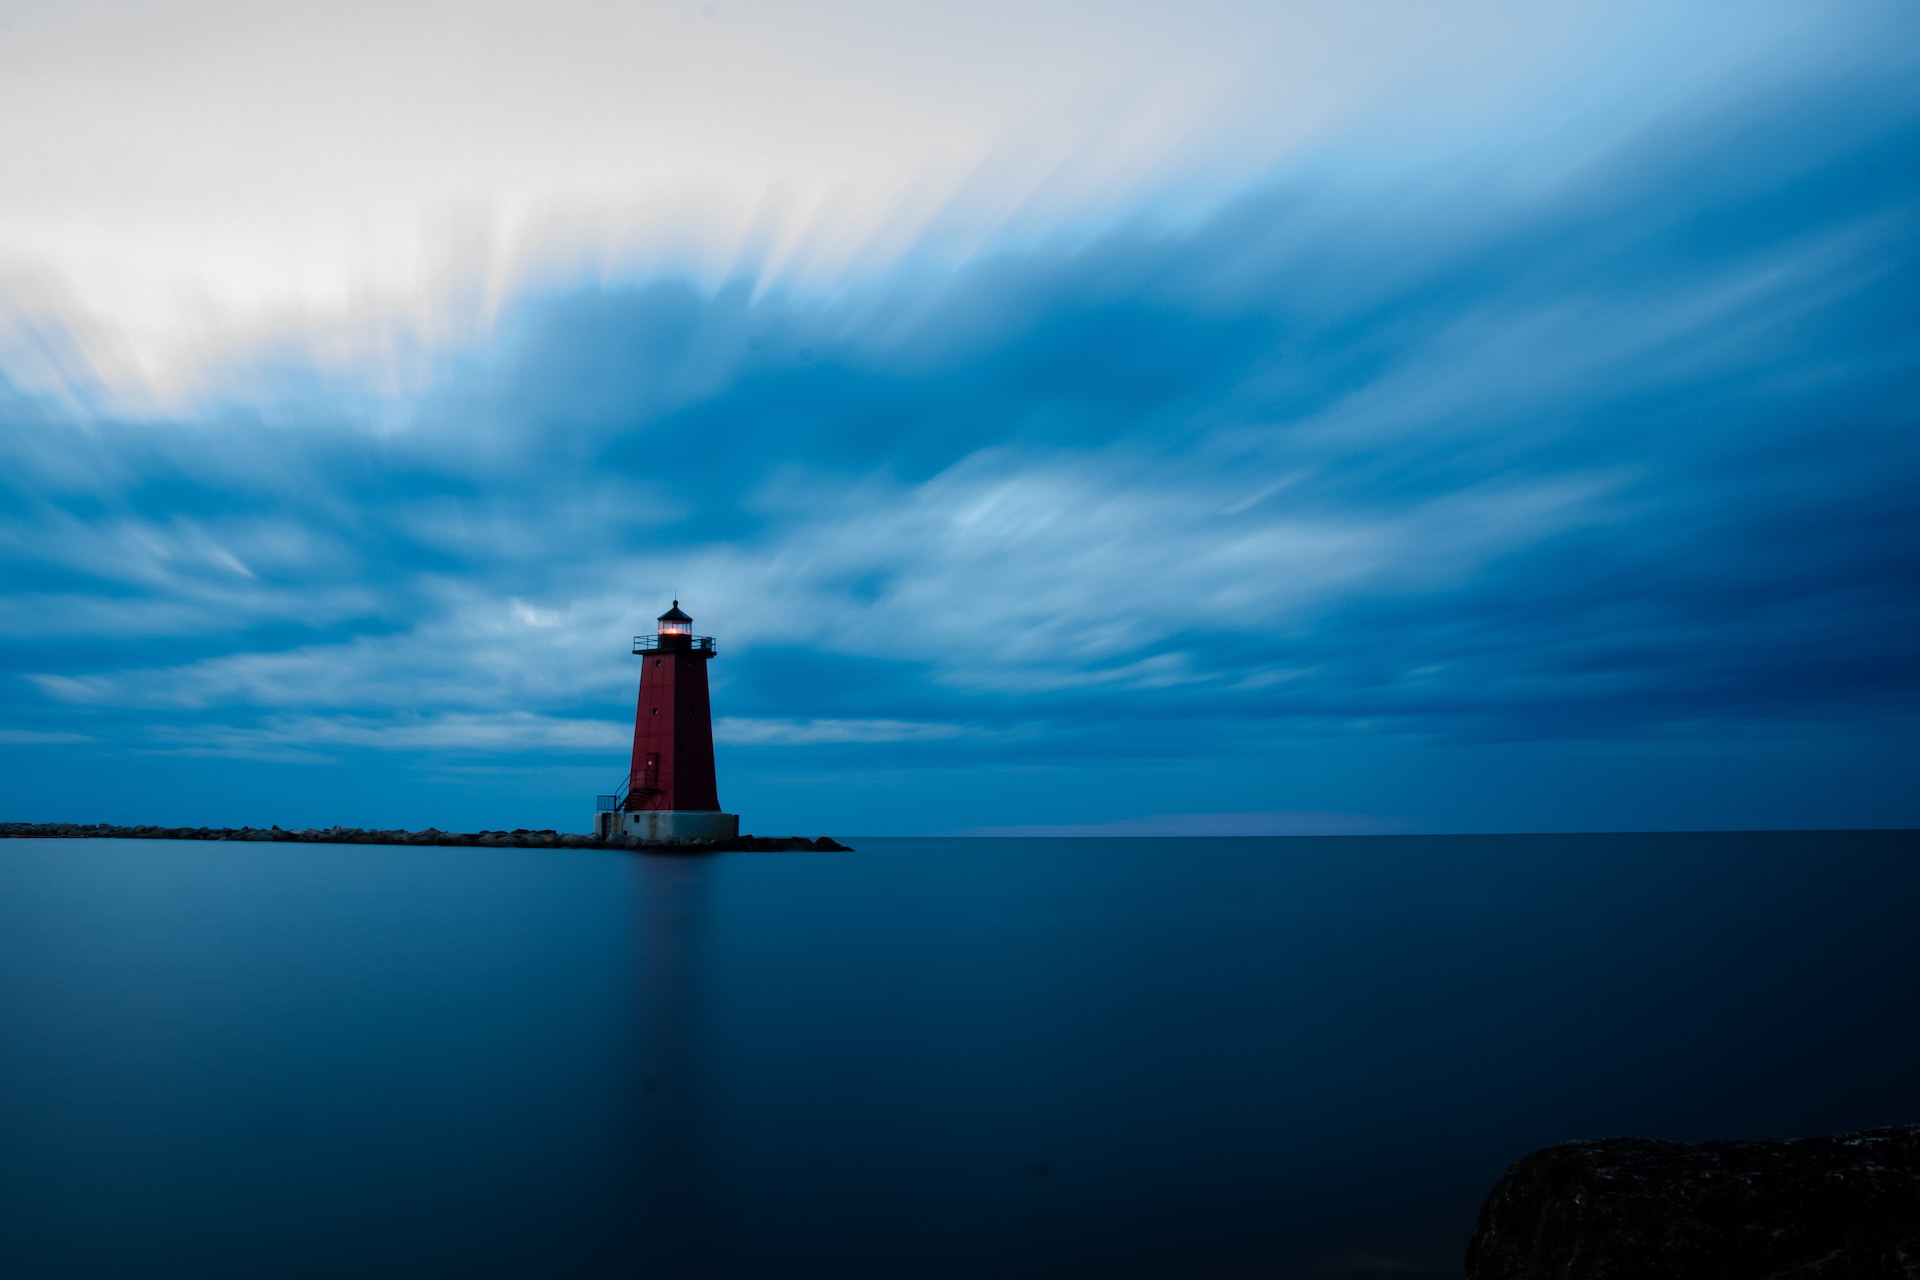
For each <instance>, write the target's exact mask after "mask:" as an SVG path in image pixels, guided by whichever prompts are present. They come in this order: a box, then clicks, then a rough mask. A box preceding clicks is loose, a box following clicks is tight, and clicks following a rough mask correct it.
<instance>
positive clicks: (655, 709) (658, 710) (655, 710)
mask: <svg viewBox="0 0 1920 1280" xmlns="http://www.w3.org/2000/svg"><path fill="white" fill-rule="evenodd" d="M653 714H655V715H659V714H660V708H658V707H655V708H654V709H653Z"/></svg>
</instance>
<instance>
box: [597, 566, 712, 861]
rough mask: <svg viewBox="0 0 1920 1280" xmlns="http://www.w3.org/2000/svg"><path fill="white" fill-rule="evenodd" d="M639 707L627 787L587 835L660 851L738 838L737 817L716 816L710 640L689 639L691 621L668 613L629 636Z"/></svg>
mask: <svg viewBox="0 0 1920 1280" xmlns="http://www.w3.org/2000/svg"><path fill="white" fill-rule="evenodd" d="M633 651H634V652H635V653H636V654H638V655H639V656H640V658H641V660H642V662H643V664H644V665H642V667H641V668H640V704H639V706H638V708H636V710H635V711H634V717H633V761H632V764H631V765H630V766H629V768H628V771H627V783H626V785H625V786H624V787H622V788H621V789H620V790H619V791H618V792H616V793H615V794H613V795H603V796H601V797H600V798H599V800H598V801H597V802H596V804H595V806H594V808H595V810H596V812H595V814H594V831H595V832H596V833H597V834H598V835H600V836H601V837H602V838H605V837H607V836H611V835H618V834H624V835H630V836H638V837H639V838H640V839H642V840H646V841H649V842H653V843H660V844H678V843H684V842H686V841H689V840H722V839H727V838H730V837H733V836H737V835H739V834H740V815H739V814H736V813H722V812H720V792H719V788H718V786H717V784H716V783H715V781H714V775H713V709H712V705H711V703H710V702H709V701H708V698H707V663H708V662H709V661H710V660H711V659H712V658H713V655H714V646H713V637H712V636H696V635H695V634H693V619H692V618H690V617H688V616H687V615H686V614H685V613H683V612H682V611H681V609H680V602H679V601H678V600H675V601H674V602H673V607H672V608H670V609H668V610H667V611H666V612H665V613H663V614H661V615H660V620H659V627H658V629H657V630H656V631H655V633H654V634H653V635H650V636H635V637H634V638H633Z"/></svg>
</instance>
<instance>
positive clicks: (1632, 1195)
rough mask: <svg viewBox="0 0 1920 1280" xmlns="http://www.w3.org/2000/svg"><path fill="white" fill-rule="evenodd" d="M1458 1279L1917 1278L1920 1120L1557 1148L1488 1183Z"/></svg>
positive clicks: (1524, 1160)
mask: <svg viewBox="0 0 1920 1280" xmlns="http://www.w3.org/2000/svg"><path fill="white" fill-rule="evenodd" d="M1466 1268H1467V1278H1468V1280H1548V1277H1552V1280H1896V1278H1897V1280H1920V1125H1909V1126H1902V1127H1897V1128H1890V1129H1867V1130H1864V1131H1862V1132H1859V1133H1843V1134H1840V1135H1838V1136H1835V1137H1830V1138H1783V1139H1777V1140H1770V1141H1759V1142H1703V1143H1699V1144H1697V1145H1695V1144H1688V1143H1682V1142H1655V1141H1651V1140H1649V1139H1645V1138H1613V1139H1609V1140H1607V1141H1604V1142H1566V1143H1562V1144H1561V1145H1559V1146H1557V1147H1547V1148H1546V1149H1544V1150H1541V1151H1536V1152H1534V1153H1533V1154H1532V1155H1529V1156H1525V1157H1523V1158H1522V1159H1521V1160H1520V1161H1519V1162H1518V1163H1516V1164H1515V1165H1514V1166H1513V1167H1512V1168H1511V1169H1509V1170H1507V1175H1506V1177H1504V1178H1502V1179H1501V1180H1500V1181H1499V1183H1498V1184H1497V1185H1496V1186H1495V1187H1494V1189H1493V1193H1492V1194H1491V1195H1489V1196H1488V1197H1487V1202H1486V1204H1485V1206H1484V1207H1483V1208H1482V1209H1481V1210H1480V1223H1479V1227H1478V1229H1477V1230H1475V1232H1474V1233H1473V1240H1472V1241H1471V1243H1469V1244H1468V1245H1467V1257H1466Z"/></svg>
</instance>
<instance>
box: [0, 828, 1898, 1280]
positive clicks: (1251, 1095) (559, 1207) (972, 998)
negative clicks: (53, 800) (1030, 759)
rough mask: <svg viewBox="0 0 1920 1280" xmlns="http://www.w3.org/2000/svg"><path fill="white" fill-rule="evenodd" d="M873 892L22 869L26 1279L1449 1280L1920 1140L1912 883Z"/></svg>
mask: <svg viewBox="0 0 1920 1280" xmlns="http://www.w3.org/2000/svg"><path fill="white" fill-rule="evenodd" d="M853 843H854V844H855V845H856V846H857V851H856V852H853V853H793V854H728V855H719V856H713V857H685V856H681V857H665V856H642V855H636V854H632V853H624V852H617V851H611V850H597V851H586V850H582V851H553V850H518V849H477V848H476V849H453V848H409V847H397V848H381V847H373V846H321V845H298V844H282V845H274V846H271V848H270V850H265V851H263V847H262V846H259V845H247V844H211V843H198V842H194V843H178V844H175V843H168V842H163V841H105V840H96V841H31V840H15V841H7V842H5V844H4V847H0V949H3V950H0V978H4V979H5V981H0V1046H4V1051H3V1052H0V1138H3V1139H4V1140H3V1141H0V1274H5V1275H9V1276H15V1275H18V1276H33V1277H57V1276H129V1275H139V1276H147V1277H151V1276H193V1277H196V1278H199V1277H242V1276H247V1277H252V1276H262V1275H272V1276H314V1277H323V1276H326V1277H330V1276H341V1275H354V1276H418V1275H460V1276H499V1277H520V1276H530V1275H553V1276H630V1275H654V1276H662V1277H680V1276H728V1277H731V1276H741V1277H760V1276H782V1275H794V1276H814V1275H819V1276H834V1277H842V1276H857V1277H876V1278H878V1277H889V1278H891V1277H901V1276H916V1277H917V1276H975V1275H992V1276H1023V1277H1024V1276H1034V1277H1039V1276H1047V1277H1052V1276H1081V1275H1088V1276H1092V1275H1097V1276H1142V1277H1145V1276H1169V1275H1207V1276H1216V1275H1229V1276H1230V1275H1280V1276H1374V1275H1380V1274H1392V1275H1397V1276H1415V1277H1419V1276H1432V1277H1440V1276H1447V1275H1452V1276H1458V1274H1459V1257H1460V1252H1461V1249H1462V1248H1463V1246H1464V1244H1465V1241H1466V1238H1467V1236H1468V1234H1469V1233H1470V1232H1471V1230H1472V1225H1473V1217H1474V1213H1475V1211H1476V1209H1477V1208H1478V1205H1479V1202H1480V1198H1481V1197H1482V1196H1483V1195H1484V1194H1485V1192H1486V1190H1487V1188H1488V1187H1489V1186H1491V1185H1492V1183H1493V1181H1494V1180H1495V1179H1496V1178H1497V1177H1498V1176H1499V1175H1500V1173H1501V1172H1502V1171H1503V1170H1504V1169H1505V1168H1506V1166H1507V1164H1508V1163H1509V1162H1510V1161H1512V1160H1513V1159H1515V1158H1516V1157H1517V1156H1519V1155H1520V1154H1522V1153H1523V1152H1525V1151H1527V1150H1530V1149H1532V1148H1535V1147H1538V1146H1541V1145H1544V1144H1547V1143H1550V1142H1557V1141H1561V1140H1564V1139H1568V1138H1577V1137H1596V1136H1604V1135H1609V1134H1621V1133H1637V1134H1649V1135H1658V1136H1662V1137H1673V1138H1711V1137H1737V1136H1754V1135H1764V1134H1784V1133H1831V1132H1837V1131H1841V1130H1846V1129H1851V1128H1862V1127H1866V1126H1869V1125H1875V1124H1884V1123H1888V1122H1890V1121H1896V1120H1900V1119H1903V1118H1910V1117H1911V1116H1913V1115H1914V1114H1916V1110H1917V1109H1920V1086H1916V1085H1915V1083H1914V1078H1913V1073H1912V1072H1911V1070H1910V1069H1909V1068H1910V1064H1911V1063H1912V1062H1914V1061H1915V1060H1916V1059H1920V1030H1917V1029H1916V1023H1915V1020H1914V1019H1911V1018H1906V1017H1900V1016H1892V1014H1893V1012H1894V1011H1900V1010H1907V1009H1911V1008H1913V1007H1915V1005H1916V1004H1917V1003H1920V931H1915V930H1913V929H1912V928H1911V927H1910V926H1911V921H1910V918H1909V916H1910V912H1911V904H1912V903H1913V902H1914V901H1915V900H1916V898H1917V897H1920V856H1915V855H1916V854H1920V844H1917V842H1916V837H1915V836H1914V835H1913V834H1912V833H1882V834H1872V833H1856V834H1843V835H1834V834H1792V835H1788V834H1783V835H1733V836H1710V835H1709V836H1662V837H1629V836H1622V837H1512V838H1501V839H1468V838H1459V839H1451V838H1428V839H1396V838H1380V839H1372V838H1364V839H1362V838H1356V839H1343V840H1310V839H1293V840H860V839H855V840H854V841H853ZM1787 920H1790V921H1791V922H1792V927H1791V928H1782V927H1780V923H1781V922H1782V921H1787ZM21 975H29V976H30V980H27V981H23V980H21Z"/></svg>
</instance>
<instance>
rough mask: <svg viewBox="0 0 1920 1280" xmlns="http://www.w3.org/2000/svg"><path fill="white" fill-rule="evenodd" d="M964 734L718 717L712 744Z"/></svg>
mask: <svg viewBox="0 0 1920 1280" xmlns="http://www.w3.org/2000/svg"><path fill="white" fill-rule="evenodd" d="M966 732H967V730H966V728H965V727H964V726H961V725H954V724H917V723H914V722H912V721H907V720H748V719H743V718H741V717H739V716H721V717H719V718H718V719H716V720H715V721H714V722H713V736H714V739H715V741H718V742H724V743H729V744H735V745H740V746H755V747H760V746H783V747H810V746H816V745H818V744H821V743H829V742H938V741H941V740H943V739H947V738H957V737H960V736H961V735H963V734H965V733H966Z"/></svg>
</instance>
